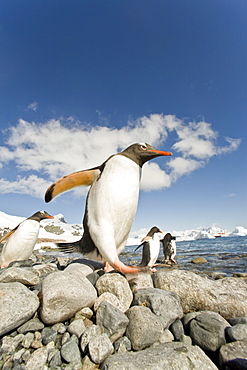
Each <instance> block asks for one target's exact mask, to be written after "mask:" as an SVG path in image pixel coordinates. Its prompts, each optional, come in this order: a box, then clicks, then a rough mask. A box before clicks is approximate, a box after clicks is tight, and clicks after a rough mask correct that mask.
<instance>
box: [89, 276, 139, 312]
mask: <svg viewBox="0 0 247 370" xmlns="http://www.w3.org/2000/svg"><path fill="white" fill-rule="evenodd" d="M95 287H96V289H97V291H98V294H99V295H101V294H103V293H105V292H109V293H112V294H114V295H115V296H116V297H117V298H118V299H119V301H120V302H121V303H122V305H123V307H124V311H126V310H127V309H128V308H129V307H130V304H131V302H132V299H133V294H132V292H131V289H130V287H129V284H128V281H127V280H126V278H125V277H123V276H122V275H120V274H118V273H108V274H104V275H102V276H101V277H100V278H99V279H98V280H97V282H96V285H95Z"/></svg>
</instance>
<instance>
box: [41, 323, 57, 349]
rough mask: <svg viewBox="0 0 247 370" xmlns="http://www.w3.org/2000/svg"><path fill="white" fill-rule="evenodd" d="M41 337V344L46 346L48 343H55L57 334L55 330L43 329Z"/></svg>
mask: <svg viewBox="0 0 247 370" xmlns="http://www.w3.org/2000/svg"><path fill="white" fill-rule="evenodd" d="M41 335H42V342H43V344H44V345H46V344H48V343H50V342H55V340H56V337H57V332H56V330H54V329H52V328H49V327H45V328H44V329H43V330H42V332H41Z"/></svg>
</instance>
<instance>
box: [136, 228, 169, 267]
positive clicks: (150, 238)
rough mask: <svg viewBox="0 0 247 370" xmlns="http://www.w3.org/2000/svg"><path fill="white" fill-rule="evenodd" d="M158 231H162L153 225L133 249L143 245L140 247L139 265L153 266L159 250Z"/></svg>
mask: <svg viewBox="0 0 247 370" xmlns="http://www.w3.org/2000/svg"><path fill="white" fill-rule="evenodd" d="M158 233H162V231H160V229H159V228H158V227H156V226H153V227H152V228H151V229H150V230H149V232H148V233H147V235H146V236H145V237H144V238H143V239H142V240H141V242H142V243H141V244H140V245H138V247H137V248H136V249H135V251H136V250H137V249H138V248H140V247H141V246H143V249H142V261H141V263H140V266H149V267H153V266H154V264H155V262H156V260H157V258H158V256H159V252H160V240H159V236H158V235H157V234H158Z"/></svg>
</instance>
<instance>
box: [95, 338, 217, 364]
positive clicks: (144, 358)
mask: <svg viewBox="0 0 247 370" xmlns="http://www.w3.org/2000/svg"><path fill="white" fill-rule="evenodd" d="M140 367H141V368H142V369H148V370H161V369H173V370H217V367H216V366H215V365H214V363H213V362H212V361H211V360H210V359H209V358H208V357H207V356H206V355H205V353H204V352H203V351H202V350H201V349H200V348H199V347H197V346H187V345H185V344H183V343H180V342H173V343H164V344H161V345H159V346H156V347H152V348H147V349H145V350H143V351H139V352H126V353H121V354H114V355H112V356H109V357H108V358H107V359H106V360H105V361H104V362H103V364H102V365H101V370H139V369H140Z"/></svg>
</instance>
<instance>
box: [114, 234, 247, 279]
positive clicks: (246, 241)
mask: <svg viewBox="0 0 247 370" xmlns="http://www.w3.org/2000/svg"><path fill="white" fill-rule="evenodd" d="M176 246H177V254H176V257H175V260H176V261H177V265H173V266H172V267H167V268H168V269H171V268H180V269H184V270H190V271H194V272H197V273H201V274H206V275H209V276H212V277H217V276H219V277H224V276H241V275H243V274H244V275H245V274H246V276H247V236H237V237H220V238H215V239H200V240H192V241H180V242H176ZM136 247H137V246H136V245H132V246H126V247H125V249H124V251H123V252H122V253H121V255H120V259H121V261H122V262H124V263H125V264H131V265H134V264H138V263H140V261H141V256H142V248H139V249H138V250H137V251H136V252H134V250H135V248H136ZM197 257H204V258H205V259H206V260H207V262H206V263H201V264H194V263H192V262H191V261H192V260H193V259H195V258H197ZM163 258H164V255H163V251H162V248H160V254H159V257H158V262H159V261H160V262H162V259H163ZM160 268H164V266H162V265H161V266H159V265H158V266H156V269H157V270H158V269H160Z"/></svg>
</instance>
